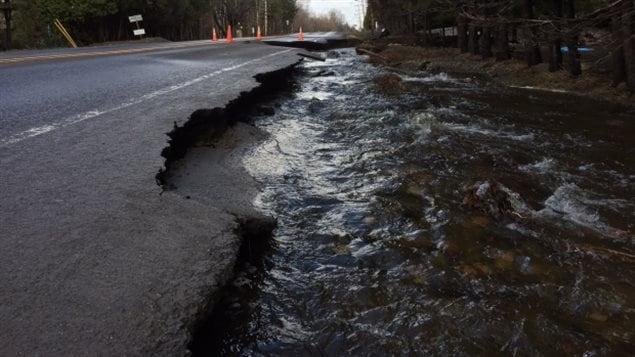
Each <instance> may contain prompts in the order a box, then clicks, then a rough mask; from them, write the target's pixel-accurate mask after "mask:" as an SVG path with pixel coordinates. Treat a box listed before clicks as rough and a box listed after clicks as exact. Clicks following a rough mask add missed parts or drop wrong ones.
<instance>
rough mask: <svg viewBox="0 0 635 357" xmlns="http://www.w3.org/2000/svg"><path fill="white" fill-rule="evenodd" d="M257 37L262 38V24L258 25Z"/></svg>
mask: <svg viewBox="0 0 635 357" xmlns="http://www.w3.org/2000/svg"><path fill="white" fill-rule="evenodd" d="M256 39H257V40H258V41H260V40H262V32H260V26H258V33H257V34H256Z"/></svg>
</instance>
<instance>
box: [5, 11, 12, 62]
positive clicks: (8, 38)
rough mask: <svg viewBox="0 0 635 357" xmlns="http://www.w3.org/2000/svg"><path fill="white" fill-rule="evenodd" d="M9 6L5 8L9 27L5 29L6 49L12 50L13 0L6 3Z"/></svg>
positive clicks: (6, 24) (6, 22) (6, 23)
mask: <svg viewBox="0 0 635 357" xmlns="http://www.w3.org/2000/svg"><path fill="white" fill-rule="evenodd" d="M6 6H7V8H6V9H4V23H5V26H6V27H7V28H6V30H5V31H4V49H5V50H7V51H8V50H10V49H11V39H12V35H11V26H12V24H11V11H12V10H11V0H9V1H8V2H7V3H6Z"/></svg>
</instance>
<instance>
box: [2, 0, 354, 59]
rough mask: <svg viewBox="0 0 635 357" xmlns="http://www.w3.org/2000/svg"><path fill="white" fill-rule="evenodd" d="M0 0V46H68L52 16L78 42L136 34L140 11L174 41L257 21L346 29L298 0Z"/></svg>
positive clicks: (248, 29)
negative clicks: (133, 20) (1, 0)
mask: <svg viewBox="0 0 635 357" xmlns="http://www.w3.org/2000/svg"><path fill="white" fill-rule="evenodd" d="M3 4H4V6H5V7H7V6H10V7H11V12H10V14H9V15H10V18H9V19H6V18H4V17H2V16H0V32H1V33H2V34H1V36H0V41H2V44H1V45H0V48H3V49H8V48H10V49H23V48H43V47H58V46H66V45H67V44H66V41H65V40H64V37H63V36H62V35H61V34H60V33H59V32H58V30H57V29H56V27H55V26H54V25H53V22H54V21H55V19H58V20H59V21H60V22H61V23H62V24H63V25H64V26H65V27H66V29H67V30H68V32H69V33H70V35H71V36H72V37H73V38H74V40H75V41H76V42H77V43H78V44H79V45H80V46H81V45H90V44H94V43H104V42H113V41H126V40H132V39H135V37H134V35H133V30H134V29H136V25H135V24H133V23H130V21H129V19H128V17H129V16H133V15H138V14H140V15H142V16H143V21H142V22H140V23H139V24H140V26H141V27H142V28H144V29H145V31H146V35H145V36H146V37H160V38H164V39H167V40H172V41H184V40H198V39H207V38H210V33H211V31H212V29H213V28H215V29H216V31H217V32H218V34H219V35H220V36H225V35H226V31H227V27H228V25H232V28H233V32H234V36H241V35H242V36H252V35H254V33H253V32H255V31H256V29H257V27H258V26H260V27H261V29H262V32H263V35H275V34H283V33H291V32H296V31H298V28H299V27H300V26H303V27H304V30H305V31H320V30H324V31H326V30H334V29H340V30H343V29H345V28H346V25H345V20H344V18H343V16H342V15H341V14H339V13H337V12H331V13H330V14H328V15H324V16H314V15H311V14H309V12H308V11H307V10H305V9H303V8H302V7H300V3H299V2H298V1H297V0H266V1H265V0H5V3H3ZM265 4H266V5H267V6H266V9H265ZM5 13H6V11H5ZM7 22H8V23H9V24H10V36H7V34H8V32H9V31H7V29H6V23H7ZM265 26H266V27H265Z"/></svg>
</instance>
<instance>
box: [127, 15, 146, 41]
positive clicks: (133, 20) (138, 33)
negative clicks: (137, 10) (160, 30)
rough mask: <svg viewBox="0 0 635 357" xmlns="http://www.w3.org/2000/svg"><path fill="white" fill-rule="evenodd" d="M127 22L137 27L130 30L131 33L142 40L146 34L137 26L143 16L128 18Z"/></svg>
mask: <svg viewBox="0 0 635 357" xmlns="http://www.w3.org/2000/svg"><path fill="white" fill-rule="evenodd" d="M128 20H130V23H134V24H135V25H137V28H136V29H134V30H132V33H133V34H134V35H135V36H141V38H143V35H145V34H146V30H145V29H142V28H141V26H139V22H141V21H143V16H141V15H133V16H128Z"/></svg>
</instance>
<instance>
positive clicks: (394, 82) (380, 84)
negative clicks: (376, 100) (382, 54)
mask: <svg viewBox="0 0 635 357" xmlns="http://www.w3.org/2000/svg"><path fill="white" fill-rule="evenodd" d="M373 81H374V82H375V86H376V88H377V90H379V92H381V93H382V94H384V95H390V96H396V95H399V94H401V93H402V92H403V88H402V87H401V77H399V76H398V75H396V74H393V73H389V74H384V75H382V76H379V77H376V78H375V79H374V80H373Z"/></svg>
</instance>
